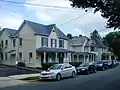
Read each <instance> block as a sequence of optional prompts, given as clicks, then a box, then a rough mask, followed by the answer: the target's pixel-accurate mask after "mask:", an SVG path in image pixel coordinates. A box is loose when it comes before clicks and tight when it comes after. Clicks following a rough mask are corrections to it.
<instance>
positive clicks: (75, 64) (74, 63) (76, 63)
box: [70, 62, 82, 67]
mask: <svg viewBox="0 0 120 90" xmlns="http://www.w3.org/2000/svg"><path fill="white" fill-rule="evenodd" d="M81 63H82V62H70V64H71V65H73V66H75V67H78V66H79V65H80V64H81Z"/></svg>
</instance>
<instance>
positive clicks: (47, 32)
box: [0, 20, 109, 67]
mask: <svg viewBox="0 0 120 90" xmlns="http://www.w3.org/2000/svg"><path fill="white" fill-rule="evenodd" d="M99 37H100V36H99V34H98V32H96V31H94V32H93V33H92V34H91V38H90V39H89V38H88V37H86V36H79V37H74V38H73V39H71V40H69V39H68V38H67V36H66V35H65V34H64V33H63V32H62V31H61V30H60V29H58V28H57V26H56V25H55V24H51V25H42V24H39V23H35V22H31V21H27V20H24V22H23V23H22V24H21V26H20V27H19V29H18V30H13V29H8V28H4V29H3V30H2V32H1V34H0V41H1V59H0V63H1V64H8V65H15V64H16V61H21V62H24V63H25V64H26V66H28V67H41V64H42V63H46V62H56V63H63V62H89V61H95V60H101V59H106V58H107V56H109V54H108V52H107V48H106V47H105V45H104V44H103V43H102V41H101V40H100V38H99ZM103 57H104V58H103ZM107 59H108V58H107Z"/></svg>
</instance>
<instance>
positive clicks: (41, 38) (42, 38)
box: [41, 37, 43, 47]
mask: <svg viewBox="0 0 120 90" xmlns="http://www.w3.org/2000/svg"><path fill="white" fill-rule="evenodd" d="M41 46H42V47H43V37H42V38H41Z"/></svg>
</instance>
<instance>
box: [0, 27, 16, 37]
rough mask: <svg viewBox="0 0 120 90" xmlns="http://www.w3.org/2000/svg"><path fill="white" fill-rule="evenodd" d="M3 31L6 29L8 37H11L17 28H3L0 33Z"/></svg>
mask: <svg viewBox="0 0 120 90" xmlns="http://www.w3.org/2000/svg"><path fill="white" fill-rule="evenodd" d="M3 31H6V32H7V33H8V35H9V37H13V36H14V35H15V33H16V31H17V30H15V29H10V28H3V30H2V31H1V34H2V32H3Z"/></svg>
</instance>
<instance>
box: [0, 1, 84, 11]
mask: <svg viewBox="0 0 120 90" xmlns="http://www.w3.org/2000/svg"><path fill="white" fill-rule="evenodd" d="M0 1H1V2H5V3H11V4H17V5H29V6H37V7H44V8H54V9H62V10H65V9H66V10H83V9H75V8H69V7H60V6H53V5H43V4H33V3H27V2H25V3H24V2H16V1H8V0H0Z"/></svg>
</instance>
